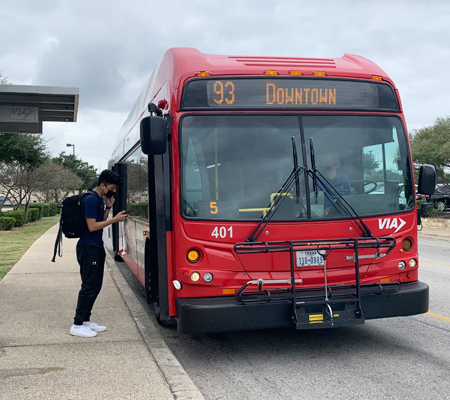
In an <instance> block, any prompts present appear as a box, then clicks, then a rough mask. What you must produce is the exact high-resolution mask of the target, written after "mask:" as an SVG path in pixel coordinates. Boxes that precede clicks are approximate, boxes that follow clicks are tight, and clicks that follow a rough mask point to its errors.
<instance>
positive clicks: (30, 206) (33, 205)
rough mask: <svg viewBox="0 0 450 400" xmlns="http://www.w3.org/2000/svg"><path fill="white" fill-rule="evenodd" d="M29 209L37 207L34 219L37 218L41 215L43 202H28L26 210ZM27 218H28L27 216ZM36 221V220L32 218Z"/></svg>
mask: <svg viewBox="0 0 450 400" xmlns="http://www.w3.org/2000/svg"><path fill="white" fill-rule="evenodd" d="M30 209H37V210H38V217H37V218H36V219H39V218H41V217H42V213H43V209H44V203H30V204H28V212H29V210H30ZM28 220H30V219H29V218H28ZM33 221H36V220H33Z"/></svg>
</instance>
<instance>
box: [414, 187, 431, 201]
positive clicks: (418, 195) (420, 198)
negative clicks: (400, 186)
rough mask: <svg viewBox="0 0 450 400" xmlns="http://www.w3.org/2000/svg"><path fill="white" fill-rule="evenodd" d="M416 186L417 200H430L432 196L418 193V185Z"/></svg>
mask: <svg viewBox="0 0 450 400" xmlns="http://www.w3.org/2000/svg"><path fill="white" fill-rule="evenodd" d="M415 186H416V200H427V201H428V199H429V198H430V196H428V195H427V194H421V193H419V192H418V191H417V188H418V185H415Z"/></svg>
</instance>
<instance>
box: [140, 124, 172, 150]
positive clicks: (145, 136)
mask: <svg viewBox="0 0 450 400" xmlns="http://www.w3.org/2000/svg"><path fill="white" fill-rule="evenodd" d="M140 134H141V148H142V152H143V153H144V154H147V155H151V156H154V155H156V154H164V153H165V152H166V148H167V122H166V120H165V119H164V118H161V117H155V116H150V117H145V118H143V119H142V120H141V125H140Z"/></svg>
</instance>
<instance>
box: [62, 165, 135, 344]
mask: <svg viewBox="0 0 450 400" xmlns="http://www.w3.org/2000/svg"><path fill="white" fill-rule="evenodd" d="M121 181H122V179H121V178H120V176H119V175H117V174H116V173H115V172H113V171H111V170H108V169H106V170H104V171H103V172H102V173H101V174H100V176H99V178H98V186H96V187H95V188H94V190H92V191H91V192H90V194H88V195H87V196H86V197H85V198H84V200H83V203H82V207H83V214H84V217H85V218H86V225H87V228H88V229H87V231H86V232H85V233H84V234H83V235H82V236H81V238H80V240H79V241H78V243H77V260H78V264H80V274H81V290H80V293H79V294H78V303H77V309H76V312H75V320H74V324H73V325H72V327H71V328H70V334H71V335H74V336H81V337H94V336H97V332H103V331H105V330H106V326H101V325H98V324H96V323H94V322H91V321H90V316H91V310H92V307H93V305H94V302H95V300H96V298H97V296H98V294H99V293H100V289H101V288H102V283H103V271H104V266H105V256H106V253H105V249H104V247H103V228H105V227H107V226H109V225H111V224H113V223H114V222H122V221H124V220H125V219H126V218H127V216H128V214H126V212H125V211H121V212H119V213H117V214H116V215H115V216H114V217H113V218H111V219H109V220H108V216H109V212H110V209H111V207H112V206H113V204H114V193H115V192H116V190H117V188H118V186H119V185H120V184H121ZM103 197H106V207H105V202H104V200H103Z"/></svg>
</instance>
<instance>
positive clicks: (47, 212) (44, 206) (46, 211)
mask: <svg viewBox="0 0 450 400" xmlns="http://www.w3.org/2000/svg"><path fill="white" fill-rule="evenodd" d="M41 217H50V204H48V203H43V204H42V210H41Z"/></svg>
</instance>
